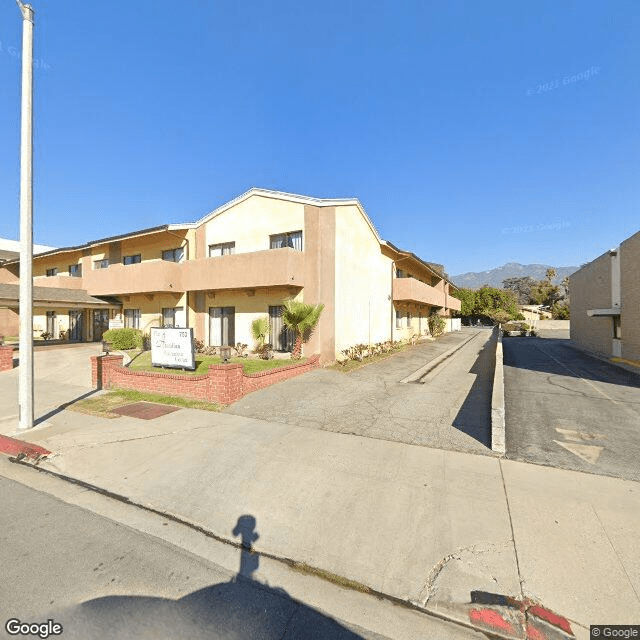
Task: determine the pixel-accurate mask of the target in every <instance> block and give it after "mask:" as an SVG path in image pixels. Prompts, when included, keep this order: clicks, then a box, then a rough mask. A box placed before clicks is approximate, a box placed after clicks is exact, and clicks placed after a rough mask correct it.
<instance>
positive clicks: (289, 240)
mask: <svg viewBox="0 0 640 640" xmlns="http://www.w3.org/2000/svg"><path fill="white" fill-rule="evenodd" d="M282 247H291V248H292V249H296V250H297V251H302V231H291V232H289V233H278V234H276V235H274V236H270V242H269V249H282Z"/></svg>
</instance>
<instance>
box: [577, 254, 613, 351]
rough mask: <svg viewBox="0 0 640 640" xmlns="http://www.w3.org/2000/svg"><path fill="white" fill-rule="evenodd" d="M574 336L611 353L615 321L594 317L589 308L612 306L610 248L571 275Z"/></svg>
mask: <svg viewBox="0 0 640 640" xmlns="http://www.w3.org/2000/svg"><path fill="white" fill-rule="evenodd" d="M569 291H571V325H570V335H571V339H572V340H573V341H574V342H576V344H579V345H581V346H583V347H584V348H585V349H589V350H591V351H596V352H599V353H603V354H607V355H611V347H612V340H613V321H612V319H611V318H608V317H605V318H590V317H589V316H587V310H588V309H609V308H610V307H611V302H612V301H611V256H610V255H609V252H607V253H605V254H603V255H601V256H600V257H599V258H596V259H595V260H593V262H589V263H588V264H586V265H585V266H584V267H582V268H581V269H579V270H578V271H576V272H575V273H574V274H573V275H572V276H570V278H569Z"/></svg>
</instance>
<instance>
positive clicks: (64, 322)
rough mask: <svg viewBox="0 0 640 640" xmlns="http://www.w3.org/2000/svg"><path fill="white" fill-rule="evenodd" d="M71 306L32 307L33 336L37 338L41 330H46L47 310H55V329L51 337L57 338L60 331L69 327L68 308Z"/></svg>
mask: <svg viewBox="0 0 640 640" xmlns="http://www.w3.org/2000/svg"><path fill="white" fill-rule="evenodd" d="M70 308H72V307H46V308H44V307H34V309H33V336H34V338H39V337H40V334H41V333H42V332H43V331H46V330H47V311H55V312H56V330H55V332H54V334H53V339H54V340H57V339H58V338H59V336H60V331H67V330H68V329H69V309H70Z"/></svg>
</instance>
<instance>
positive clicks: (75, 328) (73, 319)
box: [69, 309, 82, 342]
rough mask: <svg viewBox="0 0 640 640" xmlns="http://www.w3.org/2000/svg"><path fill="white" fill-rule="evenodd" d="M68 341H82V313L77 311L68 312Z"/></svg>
mask: <svg viewBox="0 0 640 640" xmlns="http://www.w3.org/2000/svg"><path fill="white" fill-rule="evenodd" d="M69 340H75V341H76V342H80V341H81V340H82V311H80V310H78V309H72V310H71V311H69Z"/></svg>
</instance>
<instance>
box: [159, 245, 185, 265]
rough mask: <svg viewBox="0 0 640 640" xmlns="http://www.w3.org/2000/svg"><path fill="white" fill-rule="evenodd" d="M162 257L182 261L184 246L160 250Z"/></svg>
mask: <svg viewBox="0 0 640 640" xmlns="http://www.w3.org/2000/svg"><path fill="white" fill-rule="evenodd" d="M162 259H163V260H167V261H168V262H182V260H183V259H184V247H178V248H177V249H167V251H163V252H162Z"/></svg>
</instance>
